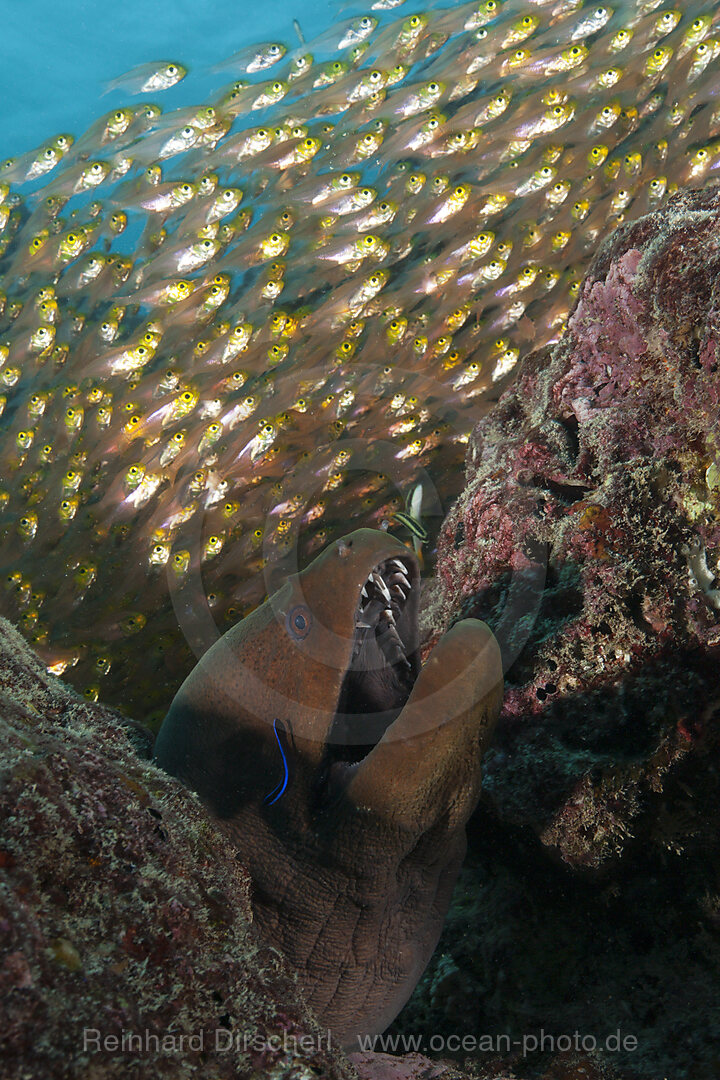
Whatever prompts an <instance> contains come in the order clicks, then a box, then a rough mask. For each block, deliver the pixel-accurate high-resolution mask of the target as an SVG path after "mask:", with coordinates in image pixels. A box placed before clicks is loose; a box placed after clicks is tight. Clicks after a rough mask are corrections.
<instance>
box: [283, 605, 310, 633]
mask: <svg viewBox="0 0 720 1080" xmlns="http://www.w3.org/2000/svg"><path fill="white" fill-rule="evenodd" d="M287 625H288V630H289V631H290V633H291V634H292V636H293V637H294V638H297V639H298V640H302V639H303V638H304V637H307V635H308V634H309V633H310V627H311V626H312V615H311V613H310V609H309V608H306V607H303V606H302V605H298V606H297V607H294V608H293V609H292V611H291V612H290V613H289V614H288V617H287Z"/></svg>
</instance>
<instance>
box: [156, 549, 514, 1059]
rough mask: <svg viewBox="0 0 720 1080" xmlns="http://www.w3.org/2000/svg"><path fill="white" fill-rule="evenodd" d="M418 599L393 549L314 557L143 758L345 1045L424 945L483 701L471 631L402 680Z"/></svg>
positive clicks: (410, 668) (407, 989)
mask: <svg viewBox="0 0 720 1080" xmlns="http://www.w3.org/2000/svg"><path fill="white" fill-rule="evenodd" d="M419 601H420V575H419V569H418V565H417V560H416V559H415V556H414V555H413V554H412V552H410V551H408V549H407V548H405V547H403V545H402V544H401V543H400V542H399V541H398V540H396V539H395V538H394V537H392V536H389V535H388V534H387V533H384V532H379V531H376V530H372V529H359V530H358V531H357V532H354V533H351V534H350V535H349V536H346V537H344V538H343V539H342V540H338V541H336V542H335V543H334V544H330V545H329V546H328V547H327V548H326V549H325V550H324V551H323V552H321V553H320V555H318V556H317V558H316V559H314V560H313V562H312V563H310V565H309V566H307V567H305V569H304V570H302V571H300V573H298V574H294V575H293V576H292V577H290V578H288V579H287V581H285V583H284V584H283V585H282V586H281V588H279V589H278V590H277V591H276V592H274V593H273V594H272V596H270V597H269V598H268V599H267V600H266V601H265V603H264V604H261V605H260V607H259V608H256V610H255V611H253V612H252V613H251V614H250V615H248V616H247V617H246V618H245V619H243V620H242V621H241V622H239V623H238V624H237V625H236V626H233V627H232V628H231V629H230V630H228V631H227V633H226V634H224V635H223V637H222V638H220V640H219V641H216V642H215V644H214V645H213V646H212V648H211V649H209V650H208V652H207V653H205V655H204V656H203V658H202V660H201V661H200V663H199V664H198V665H197V667H196V668H195V669H194V671H192V672H191V673H190V675H189V676H188V678H187V679H186V680H185V682H184V683H183V685H182V686H181V687H180V689H179V691H178V692H177V694H176V696H175V699H174V700H173V703H172V705H171V707H170V711H169V712H168V715H167V716H166V717H165V720H164V722H163V725H162V728H161V730H160V733H159V735H158V738H157V742H156V744H155V755H156V759H157V761H158V763H159V764H160V765H161V766H162V767H163V768H165V769H166V770H167V771H168V772H171V773H173V774H174V775H175V776H177V777H179V778H180V779H181V780H183V781H184V782H185V783H186V784H187V785H188V787H190V788H192V789H193V790H194V791H196V792H197V793H198V794H199V796H200V798H201V799H202V800H203V802H204V803H205V805H206V807H207V809H208V811H209V812H210V814H211V815H212V816H213V818H214V819H215V821H216V823H217V825H218V827H219V828H221V829H222V830H223V831H224V832H226V833H227V835H228V836H229V837H230V839H231V840H232V842H233V843H234V844H235V845H236V846H237V849H238V855H239V858H240V860H241V861H242V863H243V864H244V865H245V867H246V868H247V870H248V872H249V874H250V877H251V879H252V887H253V892H252V897H253V912H254V916H255V923H256V925H257V927H258V929H259V931H260V932H261V934H263V935H264V936H265V937H266V938H267V939H268V940H269V941H271V942H273V943H274V944H276V945H277V946H278V947H279V948H280V949H281V950H282V952H283V953H284V954H285V956H286V958H287V960H288V961H289V963H290V964H291V965H292V967H293V968H294V969H295V970H296V971H297V973H298V977H299V979H300V981H301V984H302V986H303V991H304V994H305V996H306V999H307V1001H308V1003H309V1004H310V1005H311V1006H312V1008H313V1010H314V1011H315V1013H316V1014H317V1016H318V1017H319V1019H320V1020H321V1022H322V1023H323V1025H327V1026H328V1027H329V1028H330V1029H331V1030H332V1032H333V1036H334V1037H336V1038H337V1039H339V1040H340V1041H341V1042H343V1043H344V1044H345V1045H348V1046H351V1045H352V1042H353V1039H354V1038H355V1037H356V1036H357V1035H359V1034H361V1033H363V1034H368V1033H374V1032H379V1031H382V1030H383V1029H384V1028H385V1027H386V1026H387V1025H388V1024H389V1023H390V1022H391V1021H392V1019H393V1018H394V1017H395V1016H396V1014H397V1013H398V1011H399V1010H400V1009H401V1008H402V1006H403V1004H404V1003H405V1002H406V1001H407V999H408V997H409V996H410V994H411V993H412V990H413V987H414V986H415V984H416V983H417V980H418V979H419V978H420V975H421V974H422V972H423V969H424V967H425V965H426V964H427V961H428V959H429V958H430V956H431V954H432V952H433V950H434V948H435V945H436V944H437V940H438V937H439V936H440V931H441V929H442V924H443V920H444V917H445V913H446V911H447V908H448V906H449V903H450V896H451V893H452V889H453V885H454V882H455V878H456V876H457V873H458V870H459V868H460V864H461V862H462V858H463V854H464V850H465V823H466V821H467V819H468V817H469V816H470V814H471V813H472V811H473V809H474V808H475V806H476V804H477V801H478V798H479V794H480V766H481V761H482V756H483V753H484V751H485V749H486V747H487V745H488V744H489V742H490V739H491V737H492V731H493V727H494V724H495V721H496V719H497V716H498V714H499V712H500V703H501V701H502V685H503V680H502V664H501V659H500V650H499V648H498V644H497V642H496V641H495V638H494V637H493V635H492V633H491V632H490V630H489V628H488V627H487V626H486V625H485V624H484V623H482V622H479V621H477V620H475V619H464V620H463V621H462V622H460V623H457V624H456V625H455V626H453V627H451V629H450V630H448V632H447V633H446V634H445V635H444V636H443V637H442V638H441V640H440V641H439V642H438V643H437V645H436V646H435V648H434V649H433V651H432V652H431V653H430V655H429V657H428V658H427V660H426V661H425V663H424V664H423V665H422V666H421V664H420V646H419V634H418V608H419Z"/></svg>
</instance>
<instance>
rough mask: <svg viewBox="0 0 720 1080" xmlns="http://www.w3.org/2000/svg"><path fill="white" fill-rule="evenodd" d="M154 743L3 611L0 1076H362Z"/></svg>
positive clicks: (229, 851) (233, 861) (82, 1079)
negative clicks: (71, 682) (81, 692)
mask: <svg viewBox="0 0 720 1080" xmlns="http://www.w3.org/2000/svg"><path fill="white" fill-rule="evenodd" d="M144 749H145V747H144V741H143V738H142V734H141V733H140V732H139V730H135V729H133V728H132V726H128V725H127V721H125V720H124V719H123V718H122V717H121V716H120V715H119V714H118V713H116V712H114V711H112V710H110V709H107V708H104V707H102V706H100V705H97V704H90V703H87V702H85V701H83V700H82V699H81V698H79V697H78V696H77V695H76V694H75V693H74V692H73V691H72V690H70V689H68V688H67V687H65V686H64V685H63V684H62V683H61V682H59V681H58V680H57V679H56V678H54V677H53V676H52V675H49V674H48V673H47V671H46V670H45V668H44V666H43V665H42V664H41V662H40V661H39V659H38V658H37V657H36V656H35V654H34V653H33V652H32V651H31V650H30V649H29V647H28V646H27V645H26V644H25V642H24V641H23V639H22V638H21V637H20V636H19V634H17V633H16V631H15V630H13V628H12V627H11V626H10V624H9V623H7V622H6V621H5V620H4V619H3V620H0V822H1V826H0V1060H2V1066H1V1067H0V1073H1V1074H2V1076H3V1080H15V1078H17V1080H19V1078H20V1077H22V1078H23V1080H28V1078H30V1077H32V1078H35V1077H37V1078H38V1080H40V1078H43V1080H45V1078H47V1080H50V1078H53V1080H54V1078H59V1077H72V1078H73V1080H96V1078H100V1077H102V1078H103V1080H105V1078H112V1077H123V1078H132V1077H143V1078H145V1077H150V1076H152V1077H173V1078H174V1080H175V1078H181V1077H184V1076H192V1077H194V1078H195V1077H198V1078H201V1077H208V1078H210V1077H212V1078H213V1080H216V1078H217V1080H219V1078H223V1077H228V1078H229V1077H232V1078H233V1080H237V1078H245V1077H248V1078H249V1077H257V1078H260V1077H263V1078H267V1080H270V1078H277V1080H279V1078H280V1077H282V1078H289V1077H291V1076H292V1077H293V1078H294V1080H312V1078H313V1077H317V1076H322V1077H328V1078H333V1080H349V1078H350V1077H355V1076H356V1073H355V1070H354V1069H353V1068H352V1067H351V1066H350V1065H349V1064H348V1063H347V1061H346V1060H345V1058H344V1057H343V1056H342V1055H339V1054H338V1053H336V1052H335V1051H334V1050H332V1049H330V1050H329V1049H328V1046H327V1033H322V1032H321V1031H320V1030H319V1028H318V1026H317V1024H316V1022H315V1020H314V1019H313V1018H312V1016H311V1015H310V1013H309V1012H308V1010H307V1008H306V1007H305V1006H304V1005H303V1003H302V1000H301V998H300V997H299V995H298V991H297V987H296V984H295V980H294V978H293V976H292V974H291V973H289V972H288V970H287V968H286V966H285V964H284V962H283V960H282V957H281V956H280V954H279V953H278V952H277V950H275V949H274V948H272V947H271V946H269V945H268V944H266V943H264V942H262V941H261V940H260V939H259V937H258V936H257V934H256V933H255V930H254V927H253V926H252V915H251V911H250V901H249V888H250V882H249V880H248V877H247V874H246V872H245V871H244V869H243V867H242V866H241V865H240V864H239V863H238V861H237V858H236V853H235V850H234V848H233V847H232V845H231V844H229V843H228V841H226V840H225V839H224V838H223V837H222V836H221V835H220V833H219V832H218V831H217V830H216V829H215V826H214V825H213V823H212V822H211V821H210V820H209V818H208V817H207V815H206V814H205V811H204V810H203V808H202V807H201V805H200V803H199V802H198V800H197V798H196V797H195V796H193V795H191V794H190V793H189V792H186V791H185V790H184V789H183V788H182V787H181V786H180V785H179V784H178V783H177V782H176V781H175V780H174V779H172V778H170V777H167V776H166V775H165V774H164V773H162V772H160V771H159V770H158V769H156V768H155V767H154V766H152V765H151V764H150V763H149V762H147V761H145V760H143V757H142V754H143V751H144ZM85 1029H87V1031H88V1035H87V1040H86V1039H85V1037H84V1031H85ZM216 1033H217V1036H216ZM129 1034H135V1035H139V1036H140V1038H141V1040H142V1044H141V1046H140V1048H138V1044H137V1042H136V1043H135V1044H129V1043H126V1046H129V1048H128V1049H123V1048H122V1043H121V1040H122V1037H123V1035H125V1036H126V1037H127V1036H128V1035H129ZM323 1034H324V1041H323V1039H322V1036H323ZM180 1035H185V1037H186V1040H187V1037H188V1036H190V1035H192V1036H193V1037H194V1039H195V1041H194V1042H193V1043H190V1042H188V1041H185V1042H184V1043H181V1042H179V1041H178V1040H179V1037H180ZM238 1036H239V1038H240V1043H239V1046H238V1044H237V1042H236V1041H235V1040H236V1039H237V1037H238ZM293 1037H295V1038H294V1039H293ZM99 1039H100V1040H102V1041H101V1042H100V1043H99V1042H98V1040H99ZM156 1039H159V1040H160V1042H159V1045H158V1044H157V1042H156ZM163 1040H166V1041H164V1042H163ZM200 1040H202V1046H201V1045H200ZM85 1043H86V1045H84V1044H85ZM106 1047H107V1048H106ZM285 1048H287V1050H286V1049H285Z"/></svg>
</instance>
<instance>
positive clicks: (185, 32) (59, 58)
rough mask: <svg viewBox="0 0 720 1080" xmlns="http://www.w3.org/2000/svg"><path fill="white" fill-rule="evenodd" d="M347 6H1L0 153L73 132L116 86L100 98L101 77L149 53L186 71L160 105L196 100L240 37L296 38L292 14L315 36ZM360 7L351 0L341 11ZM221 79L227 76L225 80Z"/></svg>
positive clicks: (166, 2) (109, 100)
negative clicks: (212, 69)
mask: <svg viewBox="0 0 720 1080" xmlns="http://www.w3.org/2000/svg"><path fill="white" fill-rule="evenodd" d="M340 8H343V10H345V6H344V5H343V4H342V0H338V2H337V3H327V2H326V0H309V2H307V3H303V4H302V6H301V7H300V6H299V5H297V4H294V3H292V2H290V0H264V2H263V3H258V4H247V3H241V2H234V0H212V2H211V3H193V2H192V0H176V2H171V0H152V2H151V3H144V2H143V0H127V3H123V4H121V5H114V4H102V3H97V2H96V0H64V2H63V3H61V4H60V3H57V4H56V3H53V2H52V0H28V3H26V4H22V5H16V4H8V5H6V6H5V8H4V10H3V13H2V14H3V65H2V70H0V101H2V103H3V124H2V130H1V131H0V159H4V158H7V157H10V156H11V155H16V154H21V153H23V152H24V151H26V150H30V149H32V147H34V146H37V145H38V143H40V142H42V140H43V139H47V138H49V137H50V136H52V135H54V134H56V133H57V132H59V131H73V132H80V131H84V130H85V128H87V127H88V126H89V124H90V122H91V121H92V120H95V119H96V118H97V116H98V114H99V113H100V112H102V111H104V110H106V109H109V108H111V107H112V106H113V105H114V104H116V103H124V101H125V100H126V96H124V95H123V94H122V93H118V94H114V95H112V96H111V95H110V94H108V95H107V96H105V97H102V96H101V95H102V94H103V92H104V89H105V85H106V84H107V83H108V82H109V81H110V80H112V79H113V78H116V77H117V76H118V75H122V73H123V72H125V71H128V70H129V69H130V68H132V67H135V66H136V65H137V64H142V63H145V62H147V61H150V60H159V59H163V58H165V57H166V58H168V59H170V58H174V59H176V60H179V61H180V62H181V63H183V64H184V65H185V66H186V67H188V68H189V69H190V74H189V76H188V78H187V79H186V80H184V82H183V83H180V84H179V85H178V86H176V87H175V88H173V89H172V90H171V91H170V92H167V93H166V95H164V99H163V100H164V101H165V102H166V108H171V107H172V108H178V107H179V106H180V105H189V104H192V103H193V102H196V101H198V102H199V101H203V100H204V99H205V98H206V97H207V96H208V94H209V93H210V92H211V91H212V90H215V89H217V88H218V87H219V86H221V85H222V83H223V78H222V76H218V75H215V76H212V75H210V74H209V73H208V68H209V67H210V66H211V65H212V64H214V63H217V61H218V59H220V58H222V57H223V56H226V55H228V54H230V53H232V52H235V51H236V50H237V49H241V48H242V47H243V46H244V45H249V44H252V43H253V42H258V41H265V40H268V39H270V40H274V39H275V38H278V39H279V40H280V41H284V42H286V43H287V44H288V46H289V47H290V48H293V47H294V46H295V45H296V44H297V34H296V31H295V30H294V28H293V19H298V20H299V22H300V23H301V27H302V30H303V33H304V35H305V37H306V38H307V39H308V40H309V39H310V37H311V36H314V35H316V34H319V33H320V32H321V31H322V30H323V29H325V28H326V27H327V26H329V25H330V24H331V22H332V21H333V20H334V19H335V18H336V17H337V12H338V11H339V10H340ZM359 10H364V9H362V7H361V6H360V7H359V6H358V5H352V6H347V11H349V12H350V13H353V12H355V11H359ZM224 81H225V82H227V78H226V79H225V80H224Z"/></svg>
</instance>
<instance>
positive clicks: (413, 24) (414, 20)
mask: <svg viewBox="0 0 720 1080" xmlns="http://www.w3.org/2000/svg"><path fill="white" fill-rule="evenodd" d="M409 21H410V26H411V27H413V29H414V28H415V27H416V26H419V25H420V16H419V15H413V16H411V18H410V20H409Z"/></svg>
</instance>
